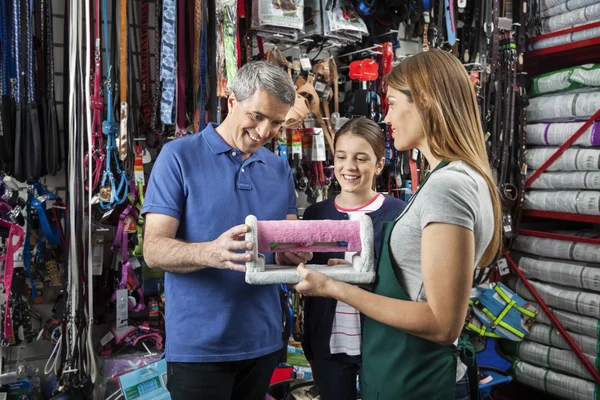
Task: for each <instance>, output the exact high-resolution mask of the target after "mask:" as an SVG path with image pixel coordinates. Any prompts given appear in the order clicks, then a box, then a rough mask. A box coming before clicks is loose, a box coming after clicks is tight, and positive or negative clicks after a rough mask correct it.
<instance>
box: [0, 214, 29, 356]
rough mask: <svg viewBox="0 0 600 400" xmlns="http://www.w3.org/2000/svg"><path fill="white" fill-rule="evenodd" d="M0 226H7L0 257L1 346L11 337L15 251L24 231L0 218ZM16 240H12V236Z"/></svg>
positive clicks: (23, 238) (22, 241)
mask: <svg viewBox="0 0 600 400" xmlns="http://www.w3.org/2000/svg"><path fill="white" fill-rule="evenodd" d="M0 227H3V228H8V238H7V244H6V249H5V253H4V255H3V256H1V257H0V262H3V263H4V276H3V277H2V278H1V281H2V285H3V286H4V322H3V325H2V332H3V337H2V340H1V341H0V342H1V343H2V346H4V345H7V344H8V343H9V342H10V340H11V339H12V338H13V335H14V332H13V325H12V313H11V301H10V300H11V288H12V281H13V275H14V273H13V271H14V266H15V264H14V261H15V253H16V252H17V250H18V249H19V248H20V247H21V245H22V244H23V243H24V241H25V232H24V231H23V228H21V227H20V226H19V225H17V224H14V223H10V222H7V221H5V220H3V219H0ZM15 237H16V238H17V241H16V242H15V241H14V238H15Z"/></svg>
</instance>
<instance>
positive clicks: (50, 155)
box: [40, 0, 62, 175]
mask: <svg viewBox="0 0 600 400" xmlns="http://www.w3.org/2000/svg"><path fill="white" fill-rule="evenodd" d="M41 5H42V14H41V16H40V18H41V19H42V22H43V23H42V26H43V27H44V29H42V32H43V33H42V37H43V38H44V39H43V45H44V46H43V47H44V48H43V59H44V60H43V64H44V67H45V68H44V72H45V82H46V88H45V101H44V103H43V105H42V107H43V108H44V111H43V113H42V115H43V118H44V122H43V125H42V126H43V134H44V141H43V142H44V156H43V159H44V162H45V171H44V172H45V174H50V175H55V174H56V173H57V172H58V171H59V170H60V167H61V156H62V154H61V153H62V152H61V149H60V137H59V135H60V127H59V126H58V114H57V111H56V99H55V90H54V27H53V23H52V20H53V16H52V1H51V0H42V2H41Z"/></svg>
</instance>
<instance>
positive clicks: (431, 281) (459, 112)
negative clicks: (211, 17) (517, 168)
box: [296, 50, 501, 400]
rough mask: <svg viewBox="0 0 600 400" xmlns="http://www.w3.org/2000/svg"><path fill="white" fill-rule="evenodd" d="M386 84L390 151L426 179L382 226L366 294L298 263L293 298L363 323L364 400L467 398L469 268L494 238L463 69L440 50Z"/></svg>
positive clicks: (488, 253) (493, 199) (494, 219)
mask: <svg viewBox="0 0 600 400" xmlns="http://www.w3.org/2000/svg"><path fill="white" fill-rule="evenodd" d="M386 82H387V84H388V86H389V88H388V92H387V99H388V102H389V104H390V108H389V111H388V113H387V115H386V118H385V122H386V123H387V124H388V125H389V126H390V129H391V130H392V136H393V137H394V145H395V147H396V148H397V149H398V150H407V149H413V148H417V149H419V150H420V151H421V153H422V154H423V155H424V156H425V158H426V159H427V162H428V163H429V166H430V168H431V169H432V171H431V173H430V174H429V176H428V177H427V178H426V179H425V181H424V182H423V183H422V184H421V187H420V188H419V190H418V191H417V193H415V194H414V195H413V197H412V198H411V200H410V202H409V204H408V205H407V207H406V209H405V210H404V211H403V213H402V214H401V215H400V216H398V218H396V220H395V221H394V222H393V223H389V224H387V225H386V227H385V228H384V232H383V238H382V241H383V246H382V251H381V254H379V261H378V269H377V281H376V283H375V286H374V289H373V292H367V291H365V290H361V289H360V288H357V287H355V286H352V285H348V284H345V283H342V282H336V281H333V280H331V279H329V278H327V277H326V276H325V275H323V274H319V273H317V272H315V271H310V270H307V269H306V268H304V265H303V264H300V265H299V266H298V271H299V273H300V274H301V276H302V277H303V278H304V280H303V281H302V282H300V283H299V284H298V285H297V286H296V290H297V291H299V292H300V293H303V294H305V295H312V296H324V297H332V298H334V299H337V300H338V301H341V302H344V303H347V304H349V305H350V306H353V307H355V308H357V309H358V310H359V311H360V312H361V313H363V314H365V315H366V319H365V326H364V331H363V347H362V353H363V369H362V378H363V380H362V382H363V386H362V394H363V396H362V398H363V400H372V399H378V400H397V399H406V400H408V399H442V400H446V399H447V400H451V399H455V398H460V399H469V398H470V397H469V391H468V389H467V388H468V385H469V382H468V380H467V377H466V373H465V371H466V367H465V366H464V365H463V364H462V363H461V362H460V361H457V351H456V343H457V338H458V337H459V335H460V333H461V330H462V327H463V324H464V319H465V315H466V312H467V305H468V301H469V293H470V289H471V285H472V279H473V270H474V268H475V267H476V266H478V265H479V266H487V265H489V264H490V263H491V262H492V261H493V260H494V258H495V256H496V254H497V252H498V249H499V246H500V237H501V233H500V226H501V212H500V203H499V199H498V194H497V191H496V187H495V183H494V180H493V178H492V173H491V170H490V167H489V164H488V158H487V153H486V148H485V144H484V140H483V138H484V135H483V132H482V129H481V125H480V118H479V111H478V108H477V99H476V96H475V92H474V90H473V87H472V85H471V82H470V80H469V77H468V75H467V72H466V71H465V69H464V67H463V66H462V65H461V63H460V62H459V61H458V60H457V59H456V58H455V57H454V56H452V55H451V54H449V53H446V52H444V51H441V50H431V51H429V52H425V53H420V54H417V55H415V56H413V57H410V58H407V59H406V60H404V61H402V62H401V63H400V64H399V65H398V66H396V67H394V69H393V70H392V71H391V72H390V73H389V75H388V76H387V77H386ZM457 382H458V384H457ZM474 388H475V389H476V388H477V382H474Z"/></svg>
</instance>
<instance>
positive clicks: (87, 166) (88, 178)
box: [82, 0, 104, 384]
mask: <svg viewBox="0 0 600 400" xmlns="http://www.w3.org/2000/svg"><path fill="white" fill-rule="evenodd" d="M85 7H86V10H85V17H86V24H85V33H86V43H89V44H90V48H92V47H93V49H94V57H93V63H94V71H93V72H92V70H91V65H90V63H91V57H87V58H86V66H85V70H86V72H87V74H88V75H87V76H86V79H85V82H91V81H92V78H91V75H92V74H93V75H94V87H93V90H94V93H93V94H91V93H90V89H91V88H90V85H86V86H85V88H86V90H85V98H87V99H90V105H89V106H88V107H86V109H85V110H86V113H85V114H86V121H87V124H86V125H87V126H86V128H87V146H88V148H87V153H86V157H87V155H89V154H93V153H94V151H98V149H100V151H102V146H103V145H102V142H101V141H100V143H98V142H95V141H94V139H93V135H100V138H102V131H101V124H100V121H101V119H102V116H101V112H102V110H103V108H104V107H103V103H102V99H101V97H100V75H101V69H100V67H101V64H100V54H101V49H100V0H96V1H95V7H94V27H95V29H94V44H93V46H92V45H91V41H90V32H91V30H92V23H91V21H90V17H91V14H92V13H91V11H90V7H92V2H86V4H85ZM87 53H89V52H86V54H87ZM94 102H96V104H97V105H99V106H100V107H99V108H94V107H93V105H94ZM92 110H93V115H92ZM96 146H98V147H96ZM82 151H83V150H82ZM101 165H102V161H101V162H100V164H99V165H98V164H97V165H96V166H95V168H96V171H93V170H92V168H93V167H92V160H91V159H90V158H86V159H84V165H83V167H84V173H83V176H82V179H83V180H84V185H85V183H86V182H87V183H88V184H89V183H90V182H93V180H94V179H95V181H96V183H95V184H96V186H97V185H98V177H99V176H100V173H99V172H97V171H99V170H100V169H101ZM93 175H96V177H93ZM87 189H88V190H87V210H86V212H87V229H86V230H85V239H86V240H84V241H83V243H85V244H84V246H85V247H84V248H86V247H87V252H86V254H87V259H86V263H87V264H86V265H87V269H86V276H87V285H86V286H85V292H86V293H87V308H84V316H85V317H86V328H85V330H86V343H85V345H86V350H87V351H86V354H87V357H86V360H85V365H84V370H85V374H86V375H87V376H89V377H90V380H91V383H92V384H94V383H95V382H96V378H97V370H98V368H97V362H96V355H95V347H94V342H93V340H92V336H93V335H92V334H93V332H92V331H93V327H94V282H93V259H92V234H91V230H92V215H93V212H92V208H93V206H94V204H93V202H92V189H91V188H87ZM82 194H84V193H82Z"/></svg>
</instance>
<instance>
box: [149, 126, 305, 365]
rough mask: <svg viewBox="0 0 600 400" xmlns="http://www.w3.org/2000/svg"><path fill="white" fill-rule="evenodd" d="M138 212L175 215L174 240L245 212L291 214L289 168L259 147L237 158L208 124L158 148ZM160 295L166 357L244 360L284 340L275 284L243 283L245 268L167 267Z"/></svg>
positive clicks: (264, 216) (207, 234)
mask: <svg viewBox="0 0 600 400" xmlns="http://www.w3.org/2000/svg"><path fill="white" fill-rule="evenodd" d="M142 212H143V213H149V212H152V213H159V214H165V215H170V216H172V217H174V218H177V219H179V221H180V225H179V230H178V232H177V238H178V239H181V240H184V241H186V242H208V241H211V240H214V239H216V238H217V237H219V235H221V234H222V233H223V232H225V231H226V230H228V229H229V228H231V227H233V226H235V225H239V224H243V223H244V221H245V218H246V216H247V215H248V214H254V215H256V217H257V218H258V219H259V220H281V219H285V218H286V215H287V214H297V209H296V194H295V191H294V184H293V179H292V171H291V169H290V167H289V165H288V163H287V162H286V161H285V160H284V159H282V158H281V157H278V156H276V155H275V154H273V153H272V152H270V151H269V150H267V149H265V148H261V149H260V150H258V151H257V152H256V153H254V154H252V155H251V156H250V157H248V158H247V159H246V160H245V161H242V157H241V154H240V152H239V150H237V149H232V148H231V147H230V146H229V145H228V144H227V143H225V141H223V139H222V138H221V136H219V134H218V133H217V132H216V131H215V126H213V125H208V126H207V127H206V129H204V130H203V131H202V132H200V133H198V134H195V135H189V136H186V137H184V138H181V139H177V140H174V141H172V142H170V143H168V144H166V145H165V146H164V147H163V149H162V151H161V153H160V155H159V157H158V158H157V160H156V163H155V164H154V167H153V169H152V174H151V175H150V181H149V183H148V188H147V191H146V196H145V201H144V208H143V210H142ZM270 256H271V255H268V258H270ZM165 296H166V300H165V318H166V336H167V343H166V353H167V354H166V358H167V361H172V362H215V361H236V360H245V359H251V358H256V357H260V356H263V355H266V354H270V353H273V352H275V351H277V350H279V349H281V347H282V345H283V341H282V339H281V321H282V320H281V306H280V302H279V294H278V288H277V286H276V285H248V284H247V283H246V282H245V280H244V273H241V272H238V271H231V270H221V269H217V268H206V269H204V270H201V271H199V272H196V273H192V274H173V273H168V272H167V273H166V274H165Z"/></svg>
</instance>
